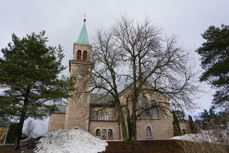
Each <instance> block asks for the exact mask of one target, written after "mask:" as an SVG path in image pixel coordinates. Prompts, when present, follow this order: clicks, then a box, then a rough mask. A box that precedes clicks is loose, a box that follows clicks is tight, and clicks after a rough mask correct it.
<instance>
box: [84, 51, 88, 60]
mask: <svg viewBox="0 0 229 153" xmlns="http://www.w3.org/2000/svg"><path fill="white" fill-rule="evenodd" d="M83 60H84V61H86V60H87V51H84V52H83Z"/></svg>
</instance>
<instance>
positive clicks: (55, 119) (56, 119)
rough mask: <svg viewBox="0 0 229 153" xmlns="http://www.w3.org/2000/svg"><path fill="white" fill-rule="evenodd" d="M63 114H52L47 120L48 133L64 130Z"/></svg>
mask: <svg viewBox="0 0 229 153" xmlns="http://www.w3.org/2000/svg"><path fill="white" fill-rule="evenodd" d="M64 123H65V113H53V114H52V115H51V116H50V118H49V124H48V131H52V130H58V129H64Z"/></svg>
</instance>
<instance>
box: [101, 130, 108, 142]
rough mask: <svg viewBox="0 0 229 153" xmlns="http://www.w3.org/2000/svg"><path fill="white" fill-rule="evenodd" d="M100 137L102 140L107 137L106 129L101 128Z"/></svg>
mask: <svg viewBox="0 0 229 153" xmlns="http://www.w3.org/2000/svg"><path fill="white" fill-rule="evenodd" d="M102 139H103V140H106V139H107V130H106V129H103V130H102Z"/></svg>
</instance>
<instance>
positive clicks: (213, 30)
mask: <svg viewBox="0 0 229 153" xmlns="http://www.w3.org/2000/svg"><path fill="white" fill-rule="evenodd" d="M202 37H203V38H204V39H205V41H206V42H204V43H203V44H202V46H201V47H200V48H199V49H198V50H197V52H198V54H199V55H200V56H201V66H202V68H203V69H204V70H205V72H204V73H203V74H202V76H201V78H200V81H207V82H208V83H210V84H211V85H212V86H213V87H216V88H217V91H216V93H215V95H214V100H213V102H214V105H215V106H225V107H226V109H228V102H229V75H228V74H229V26H228V25H222V26H221V28H219V27H215V26H210V27H209V28H208V29H207V30H206V31H205V32H204V34H202Z"/></svg>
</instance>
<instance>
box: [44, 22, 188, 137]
mask: <svg viewBox="0 0 229 153" xmlns="http://www.w3.org/2000/svg"><path fill="white" fill-rule="evenodd" d="M91 56H92V45H91V44H90V43H89V39H88V34H87V28H86V20H84V24H83V27H82V29H81V32H80V34H79V37H78V39H77V41H76V42H75V43H74V44H73V58H72V59H71V60H69V72H70V76H74V77H75V76H76V84H75V87H76V88H77V89H76V90H78V91H81V93H82V94H79V95H78V96H73V97H72V98H69V99H68V101H67V104H66V105H61V106H58V109H57V110H56V111H54V112H53V113H52V114H51V116H50V119H49V125H48V130H49V131H51V130H57V129H73V128H80V129H83V130H85V131H87V132H89V133H91V134H92V135H94V136H96V137H98V138H101V139H103V140H122V135H121V133H122V132H121V127H120V123H119V120H118V114H117V111H116V109H115V107H114V105H112V104H110V105H106V107H104V104H106V102H107V100H108V99H109V98H107V99H106V98H105V99H101V98H100V95H98V94H94V93H90V88H89V87H88V82H89V78H90V77H89V75H90V71H91V70H92V65H93V63H92V57H91ZM85 70H87V71H88V72H89V73H86V74H85V73H84V72H85ZM127 93H128V88H126V89H125V90H123V91H122V92H120V100H121V102H122V101H124V100H125V96H126V94H127ZM161 98H164V97H163V96H162V95H159V94H156V93H151V94H147V95H145V96H143V97H141V100H142V101H145V102H147V101H160V99H161ZM167 101H168V100H167ZM166 114H167V115H165V114H163V113H161V112H159V110H157V108H152V109H151V110H150V111H149V113H148V114H146V115H143V116H142V117H140V118H139V119H138V120H137V139H138V140H148V139H164V138H171V137H173V117H172V114H171V112H170V111H169V110H168V112H167V113H166ZM181 126H182V128H183V129H184V130H185V129H187V128H188V127H187V125H186V124H184V125H181Z"/></svg>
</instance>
